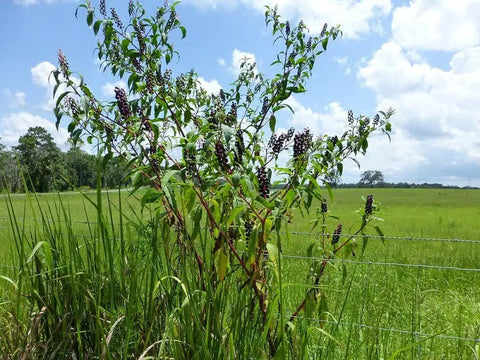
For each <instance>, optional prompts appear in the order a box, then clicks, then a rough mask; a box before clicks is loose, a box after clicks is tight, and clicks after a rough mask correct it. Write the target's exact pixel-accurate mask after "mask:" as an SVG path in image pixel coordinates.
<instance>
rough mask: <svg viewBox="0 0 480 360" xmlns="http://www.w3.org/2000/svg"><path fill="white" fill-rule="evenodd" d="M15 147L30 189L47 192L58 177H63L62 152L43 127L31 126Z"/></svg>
mask: <svg viewBox="0 0 480 360" xmlns="http://www.w3.org/2000/svg"><path fill="white" fill-rule="evenodd" d="M13 149H14V152H15V154H16V156H17V159H18V162H19V163H20V166H21V167H22V169H21V170H22V172H23V174H24V177H25V179H26V180H27V188H28V189H29V190H33V191H38V192H47V191H49V190H51V189H52V188H53V187H54V182H55V180H56V179H59V180H60V179H62V175H64V174H63V173H64V169H63V166H62V163H61V161H60V160H61V157H62V152H61V151H60V149H59V148H58V147H57V145H56V144H55V142H54V141H53V138H52V135H50V133H49V132H48V131H47V130H45V129H44V128H43V127H40V126H36V127H31V128H29V129H28V130H27V133H26V134H25V135H23V136H21V137H20V138H19V139H18V146H15V147H14V148H13Z"/></svg>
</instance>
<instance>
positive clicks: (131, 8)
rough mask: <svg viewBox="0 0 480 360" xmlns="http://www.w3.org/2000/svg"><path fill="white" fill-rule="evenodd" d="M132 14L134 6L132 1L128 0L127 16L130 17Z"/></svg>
mask: <svg viewBox="0 0 480 360" xmlns="http://www.w3.org/2000/svg"><path fill="white" fill-rule="evenodd" d="M134 12H135V5H133V0H129V1H128V15H130V17H132V16H133V13H134Z"/></svg>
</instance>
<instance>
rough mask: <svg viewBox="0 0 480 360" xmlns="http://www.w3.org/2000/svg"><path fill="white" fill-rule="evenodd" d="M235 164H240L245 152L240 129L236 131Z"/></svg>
mask: <svg viewBox="0 0 480 360" xmlns="http://www.w3.org/2000/svg"><path fill="white" fill-rule="evenodd" d="M235 150H236V151H235V162H236V163H237V164H241V163H242V162H243V153H244V152H245V143H244V142H243V132H242V129H238V130H237V133H236V136H235Z"/></svg>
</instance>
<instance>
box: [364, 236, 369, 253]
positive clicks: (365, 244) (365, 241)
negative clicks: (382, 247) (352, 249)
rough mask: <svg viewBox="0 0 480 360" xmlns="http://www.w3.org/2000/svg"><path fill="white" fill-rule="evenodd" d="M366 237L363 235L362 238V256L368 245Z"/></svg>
mask: <svg viewBox="0 0 480 360" xmlns="http://www.w3.org/2000/svg"><path fill="white" fill-rule="evenodd" d="M368 239H369V238H368V236H366V235H363V237H362V240H363V241H362V255H363V254H364V253H365V249H366V248H367V245H368Z"/></svg>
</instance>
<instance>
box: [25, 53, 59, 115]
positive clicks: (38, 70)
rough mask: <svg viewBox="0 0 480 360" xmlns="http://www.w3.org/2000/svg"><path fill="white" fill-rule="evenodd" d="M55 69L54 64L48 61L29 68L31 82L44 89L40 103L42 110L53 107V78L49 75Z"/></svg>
mask: <svg viewBox="0 0 480 360" xmlns="http://www.w3.org/2000/svg"><path fill="white" fill-rule="evenodd" d="M55 69H56V67H55V65H53V64H52V63H50V62H48V61H43V62H41V63H39V64H37V65H36V66H34V67H33V68H31V69H30V71H31V73H32V81H33V83H34V84H35V85H38V86H40V87H43V88H44V89H45V102H44V103H43V104H41V105H40V108H41V109H42V110H44V111H51V110H52V109H53V108H54V107H55V101H54V99H53V87H54V86H55V80H54V78H53V76H52V75H51V74H52V71H54V70H55Z"/></svg>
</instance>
